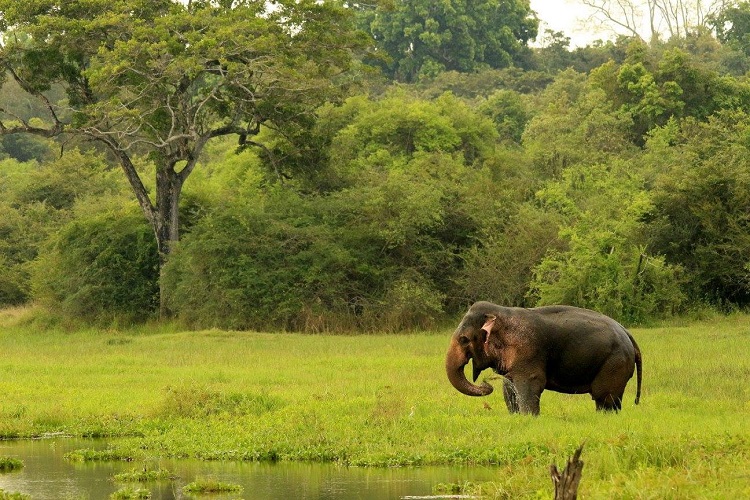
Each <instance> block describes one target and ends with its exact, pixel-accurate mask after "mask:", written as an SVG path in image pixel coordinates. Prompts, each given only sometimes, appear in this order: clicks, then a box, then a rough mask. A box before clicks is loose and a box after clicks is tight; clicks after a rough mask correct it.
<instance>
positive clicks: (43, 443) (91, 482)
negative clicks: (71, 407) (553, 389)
mask: <svg viewBox="0 0 750 500" xmlns="http://www.w3.org/2000/svg"><path fill="white" fill-rule="evenodd" d="M106 445H107V443H106V442H105V441H102V440H83V439H66V438H55V439H42V440H22V441H0V457H12V458H18V459H21V460H23V462H24V468H23V469H21V470H20V471H16V472H7V473H0V489H3V490H5V491H6V492H20V493H25V494H27V495H30V496H31V498H32V500H46V499H54V500H83V499H91V500H98V499H107V498H109V496H110V495H111V494H112V493H114V492H115V491H117V490H119V489H120V488H122V487H125V486H127V484H123V483H116V482H114V481H113V479H112V477H113V476H114V474H117V473H120V472H129V471H132V470H133V469H134V468H143V467H144V463H142V462H141V463H137V462H131V463H126V462H103V463H96V462H95V463H72V462H69V461H67V460H65V459H64V458H63V455H65V453H67V452H69V451H72V450H77V449H82V448H89V449H96V448H106ZM148 465H150V466H151V467H152V468H156V467H160V468H162V469H167V470H169V471H170V472H171V473H173V474H174V475H175V476H177V478H176V479H174V480H167V481H157V482H150V483H142V487H145V488H148V489H149V490H150V491H151V495H152V496H151V498H152V499H154V500H167V499H182V498H185V499H187V498H200V496H199V497H193V496H189V495H186V494H184V493H183V492H182V488H183V486H184V485H185V484H187V483H189V482H192V481H195V480H196V478H213V479H216V480H218V481H222V482H227V483H234V484H239V485H241V486H242V488H243V491H242V492H241V493H239V494H235V495H228V496H222V497H220V498H246V499H258V500H266V499H267V500H276V499H279V500H282V499H283V500H288V499H300V500H324V499H325V500H339V499H340V500H344V499H346V500H351V499H361V500H376V499H377V500H381V499H399V498H409V497H420V496H429V495H431V494H432V492H433V487H434V486H435V485H436V484H438V483H459V484H462V483H465V482H467V481H470V482H481V481H492V480H497V479H498V477H497V474H498V470H497V469H493V468H483V467H415V468H397V469H373V468H356V467H341V466H337V465H333V464H312V463H255V462H253V463H237V462H205V461H198V460H159V461H158V462H154V463H153V464H148ZM204 498H205V497H204ZM213 498H215V497H213Z"/></svg>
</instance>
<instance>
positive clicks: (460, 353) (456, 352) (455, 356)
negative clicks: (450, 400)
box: [445, 336, 492, 396]
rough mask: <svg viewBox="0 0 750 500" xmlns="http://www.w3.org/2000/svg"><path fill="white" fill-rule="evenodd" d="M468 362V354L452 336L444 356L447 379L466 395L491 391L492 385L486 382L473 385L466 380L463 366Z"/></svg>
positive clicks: (477, 394)
mask: <svg viewBox="0 0 750 500" xmlns="http://www.w3.org/2000/svg"><path fill="white" fill-rule="evenodd" d="M468 362H469V358H468V356H467V355H466V353H465V352H464V350H463V349H462V348H461V346H460V345H459V344H458V341H457V340H456V337H455V336H454V338H453V339H452V340H451V345H450V347H449V348H448V354H447V355H446V356H445V371H446V373H447V374H448V380H450V383H451V384H452V385H453V387H455V388H456V389H457V390H458V391H459V392H460V393H462V394H466V395H467V396H486V395H487V394H489V393H491V392H492V386H491V385H490V384H488V383H487V382H483V383H482V385H474V384H472V383H471V382H469V381H468V380H466V374H465V373H464V367H465V366H466V364H467V363H468Z"/></svg>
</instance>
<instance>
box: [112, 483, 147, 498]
mask: <svg viewBox="0 0 750 500" xmlns="http://www.w3.org/2000/svg"><path fill="white" fill-rule="evenodd" d="M109 498H110V500H148V499H149V498H151V492H150V491H149V490H147V489H145V488H134V487H132V486H127V487H125V488H122V489H119V490H117V491H115V492H114V493H112V494H111V495H110V496H109Z"/></svg>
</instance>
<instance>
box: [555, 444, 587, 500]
mask: <svg viewBox="0 0 750 500" xmlns="http://www.w3.org/2000/svg"><path fill="white" fill-rule="evenodd" d="M581 451H583V445H581V446H579V447H578V449H577V450H576V452H575V453H574V454H573V456H572V457H571V458H569V459H568V464H567V465H566V466H565V470H564V471H563V472H562V474H560V472H559V471H558V470H557V466H556V465H555V464H552V465H550V466H549V471H550V474H551V475H552V482H553V483H554V484H555V500H575V499H576V498H578V483H580V482H581V472H582V471H583V461H582V460H581Z"/></svg>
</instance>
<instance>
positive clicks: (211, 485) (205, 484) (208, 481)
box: [182, 477, 242, 493]
mask: <svg viewBox="0 0 750 500" xmlns="http://www.w3.org/2000/svg"><path fill="white" fill-rule="evenodd" d="M182 491H183V493H239V492H240V491H242V486H240V485H239V484H233V483H222V482H221V481H218V480H216V479H213V478H201V477H199V478H196V480H195V481H193V482H192V483H188V484H186V485H185V486H184V487H183V488H182Z"/></svg>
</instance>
